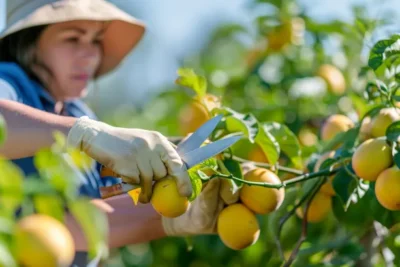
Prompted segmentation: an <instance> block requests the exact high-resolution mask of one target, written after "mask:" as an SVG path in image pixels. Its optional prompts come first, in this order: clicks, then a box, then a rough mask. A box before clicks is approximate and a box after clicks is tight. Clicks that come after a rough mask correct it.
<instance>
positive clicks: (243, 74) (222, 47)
mask: <svg viewBox="0 0 400 267" xmlns="http://www.w3.org/2000/svg"><path fill="white" fill-rule="evenodd" d="M111 2H113V3H115V4H116V5H117V6H119V7H121V8H122V9H123V10H125V11H126V12H128V13H130V14H133V15H135V16H136V17H138V18H140V19H141V20H143V21H145V22H146V23H147V25H148V30H147V34H146V36H145V37H144V39H143V40H142V42H141V43H140V45H139V46H138V47H137V48H136V49H135V50H134V51H133V52H132V53H131V54H130V55H129V56H128V58H127V59H126V61H125V62H124V63H123V64H122V65H121V66H120V67H119V68H118V69H117V70H116V71H115V72H114V73H111V74H110V75H108V76H107V77H104V78H103V79H102V80H99V81H95V82H93V83H92V84H91V86H90V91H89V94H88V95H87V97H86V101H87V103H88V104H89V105H90V106H91V107H92V108H93V110H94V111H95V112H96V114H97V115H98V116H99V118H100V119H101V120H104V121H106V122H108V123H110V124H113V125H117V126H124V127H143V128H146V129H154V130H158V131H160V132H162V133H163V134H166V135H184V134H187V133H188V129H187V127H186V128H185V127H182V125H183V124H185V123H188V124H190V122H188V121H190V118H189V117H190V112H188V109H185V108H186V105H187V103H189V102H190V101H191V100H192V98H193V97H194V95H195V94H194V92H193V91H191V90H189V89H188V88H183V87H181V86H178V85H176V83H175V80H176V79H177V70H178V68H181V67H187V68H192V69H194V70H195V72H196V73H197V74H200V75H203V76H204V77H206V79H207V82H208V88H207V90H208V91H207V92H208V93H210V94H213V95H215V96H217V97H218V98H220V101H221V102H222V104H223V105H225V106H228V107H231V108H232V109H234V110H235V111H237V112H242V113H249V112H250V113H252V114H253V115H255V116H256V117H257V119H259V120H260V121H263V122H264V121H276V122H279V123H284V124H286V125H287V126H288V127H289V128H290V130H292V131H293V132H294V133H295V134H296V136H298V138H299V141H300V143H301V146H302V152H303V154H302V156H303V157H304V158H305V157H307V155H309V154H311V153H312V152H313V151H315V145H316V143H317V141H318V140H319V138H320V137H319V127H320V125H321V122H322V121H323V120H324V119H325V118H326V117H327V116H328V115H329V114H334V113H344V114H347V115H348V116H349V117H351V118H352V119H354V120H356V119H357V118H358V117H359V116H361V115H362V114H363V111H364V110H365V106H364V105H365V103H366V102H367V101H365V99H366V94H370V93H371V92H372V91H371V88H369V87H368V86H369V85H368V84H369V82H370V80H371V77H370V76H369V75H368V73H366V72H363V67H364V66H365V65H366V63H367V59H368V55H369V49H370V48H371V47H372V46H373V45H374V44H375V42H376V41H378V40H380V39H382V38H386V37H389V36H390V35H391V34H394V33H396V32H397V31H398V29H399V26H400V20H399V19H398V18H399V17H400V16H399V15H400V2H399V1H398V0H364V1H363V0H335V1H319V0H286V1H280V0H236V1H228V0H202V1H184V0H168V1H161V0H158V1H157V0H148V1H135V0H114V1H111ZM4 10H5V0H0V29H2V27H3V25H4V20H5V18H4ZM322 66H325V68H323V69H321V67H322ZM338 83H339V84H338ZM188 118H189V119H188ZM194 118H195V117H194ZM185 125H186V124H185ZM238 150H240V151H248V150H246V149H243V150H242V149H238ZM245 156H246V155H244V156H243V157H245ZM252 159H253V160H256V161H263V159H262V158H261V159H260V158H252ZM277 215H278V214H275V212H274V213H272V214H271V215H268V216H262V217H260V218H259V219H260V224H261V226H262V229H261V237H260V240H259V241H258V242H257V243H256V244H255V245H253V246H251V247H250V248H248V249H246V250H243V251H240V252H236V251H233V250H230V249H228V248H227V247H226V246H224V245H223V244H222V243H221V241H220V240H219V238H218V237H217V236H213V237H196V238H195V239H194V242H193V243H190V242H189V241H188V240H185V239H183V238H168V239H163V240H158V241H154V242H151V243H149V244H140V245H135V246H129V247H125V248H121V249H119V250H117V251H114V254H113V258H112V259H111V260H110V261H109V263H108V265H107V266H123V265H125V266H191V267H200V266H222V264H223V266H275V264H276V262H275V263H274V258H275V257H276V255H277V254H276V253H277V252H276V249H275V243H274V240H273V236H272V234H273V233H272V231H273V229H272V228H273V227H272V225H274V224H275V225H276V222H277V218H279V217H277ZM300 224H301V222H300V220H299V219H298V218H296V217H292V219H290V220H289V222H288V223H287V224H286V225H285V228H284V230H283V233H282V244H283V246H284V248H286V249H287V251H285V252H290V247H292V246H293V245H294V242H296V241H297V238H298V236H299V234H300V232H299V231H300V230H299V229H300ZM336 224H337V221H336V220H335V219H334V217H333V216H331V218H330V219H329V220H326V221H324V222H323V223H321V224H315V225H311V226H310V231H309V238H308V240H307V242H306V246H311V245H310V244H313V245H315V247H318V244H325V245H326V244H327V242H329V241H331V239H332V235H330V234H332V233H335V231H337V229H336V228H335V225H336ZM271 229H272V230H271ZM192 241H193V240H192ZM190 244H193V245H194V246H193V249H192V250H189V248H190V247H191V245H190ZM342 245H343V244H342ZM344 245H347V243H346V244H344ZM332 246H333V245H332ZM315 251H317V252H318V249H314V250H313V252H310V251H309V252H308V254H307V252H303V253H302V254H300V257H299V259H298V260H296V265H295V266H316V265H313V263H315V262H321V261H322V258H323V257H324V255H321V254H318V253H317V252H315ZM354 253H355V252H354V251H350V253H349V254H346V251H345V249H344V250H343V251H342V254H341V255H339V256H340V257H342V258H341V260H342V261H340V262H344V263H345V264H346V263H349V262H353V261H354V260H355V259H357V257H358V256H359V254H354ZM277 266H279V265H277ZM319 266H322V265H319ZM331 266H332V265H331ZM334 266H339V265H334ZM340 266H342V265H340ZM343 266H344V265H343ZM346 266H351V265H346Z"/></svg>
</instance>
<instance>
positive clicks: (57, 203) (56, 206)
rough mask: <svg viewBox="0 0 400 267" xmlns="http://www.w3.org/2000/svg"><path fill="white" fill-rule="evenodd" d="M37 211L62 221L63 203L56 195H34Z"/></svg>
mask: <svg viewBox="0 0 400 267" xmlns="http://www.w3.org/2000/svg"><path fill="white" fill-rule="evenodd" d="M33 202H34V206H35V210H36V212H37V213H41V214H46V215H49V216H51V217H53V218H55V219H57V220H59V221H60V222H64V211H65V210H64V203H63V201H62V199H61V198H60V196H58V195H36V196H34V197H33Z"/></svg>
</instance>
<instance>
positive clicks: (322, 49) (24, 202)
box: [0, 0, 400, 266]
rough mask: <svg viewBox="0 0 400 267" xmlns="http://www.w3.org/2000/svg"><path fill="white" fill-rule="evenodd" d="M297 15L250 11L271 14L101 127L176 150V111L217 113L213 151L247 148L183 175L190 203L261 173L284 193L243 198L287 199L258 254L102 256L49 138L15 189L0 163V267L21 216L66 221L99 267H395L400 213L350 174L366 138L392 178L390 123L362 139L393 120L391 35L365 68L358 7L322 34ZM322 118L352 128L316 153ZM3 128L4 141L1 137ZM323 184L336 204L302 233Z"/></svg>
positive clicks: (279, 7) (67, 169)
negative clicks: (386, 118) (144, 133)
mask: <svg viewBox="0 0 400 267" xmlns="http://www.w3.org/2000/svg"><path fill="white" fill-rule="evenodd" d="M296 5H297V4H296V2H295V1H294V0H290V1H275V0H274V1H272V0H270V1H267V0H258V1H254V3H253V6H252V8H255V9H256V8H259V7H263V6H267V7H268V8H269V10H272V11H273V12H271V13H267V14H261V15H259V16H258V17H257V18H256V20H255V21H254V25H253V26H254V27H253V28H252V29H246V28H245V27H242V26H241V25H236V24H235V25H225V26H223V27H221V28H219V29H217V30H216V31H215V32H214V34H213V35H212V38H211V40H210V42H209V43H208V44H207V45H206V46H205V47H204V49H203V50H202V51H200V52H199V53H198V54H196V55H193V56H192V57H190V58H187V59H185V61H184V62H183V64H182V65H183V66H182V68H180V69H178V70H177V77H176V87H174V88H171V89H170V90H168V91H166V92H164V93H161V94H160V95H159V96H157V97H156V98H155V99H153V100H152V101H151V102H150V103H149V104H148V105H147V107H146V108H145V109H144V110H143V111H142V112H140V113H139V114H131V113H129V114H127V113H126V114H123V116H120V117H118V119H116V118H115V117H113V118H106V121H107V122H109V123H111V124H115V125H118V126H124V127H142V128H146V129H153V130H157V131H160V132H161V133H163V134H164V135H167V136H182V137H183V136H185V135H186V134H187V133H183V132H182V131H181V128H180V127H179V125H180V124H181V123H182V122H181V121H180V120H179V117H181V116H189V115H190V114H188V113H187V111H186V109H184V108H185V107H186V106H187V105H190V104H191V103H194V102H196V103H198V102H199V103H200V104H201V105H202V106H203V107H204V109H205V110H206V112H205V113H204V114H203V115H204V116H206V115H207V116H210V117H211V116H215V115H218V114H222V115H223V120H222V121H221V123H220V125H218V127H217V129H216V130H215V132H214V133H213V134H212V136H211V137H210V140H209V141H211V142H212V141H215V140H218V139H221V138H223V137H226V136H228V135H230V134H235V133H242V134H243V138H242V140H241V141H239V142H238V143H236V144H235V145H234V146H233V147H231V148H230V149H228V150H227V151H225V152H224V153H223V154H221V155H218V156H217V157H215V158H213V159H210V160H208V161H206V162H203V163H201V164H199V165H198V166H195V167H194V168H192V169H190V170H189V174H190V177H191V180H192V184H193V189H194V190H193V192H194V193H193V195H192V196H191V197H190V199H189V200H190V201H193V200H194V199H195V198H196V197H197V196H198V195H199V194H200V193H201V189H202V185H203V183H204V182H207V181H208V180H209V179H230V181H231V182H232V185H233V186H234V188H235V190H240V188H241V187H242V186H243V185H244V184H250V182H249V181H247V180H246V179H245V176H244V173H243V170H242V167H241V164H242V163H246V162H253V163H254V164H256V165H257V166H258V167H260V168H268V169H269V170H271V171H272V172H274V173H275V174H276V175H278V177H279V178H280V183H275V184H272V183H258V184H257V183H253V185H254V186H260V187H267V188H268V187H269V188H284V190H285V198H284V201H283V203H280V204H279V207H278V208H277V209H276V210H274V211H271V212H270V213H268V214H258V215H257V219H258V222H259V224H260V229H261V231H260V237H259V239H258V240H257V242H256V243H255V244H253V245H251V246H249V247H248V248H246V249H243V250H239V251H234V250H231V249H229V248H228V247H227V246H225V245H224V244H223V242H221V240H220V238H219V237H218V235H213V236H195V237H192V238H190V239H189V238H186V239H184V238H165V239H161V240H155V241H152V242H149V243H146V244H137V245H131V246H126V247H122V248H119V249H117V250H113V251H112V253H111V254H110V255H109V254H108V252H107V246H106V242H107V238H106V237H107V222H106V218H105V216H104V214H102V213H100V212H99V211H98V210H97V209H95V208H94V207H93V206H92V205H90V202H89V201H88V200H87V199H84V198H82V197H80V196H79V194H78V188H79V183H80V179H81V178H80V175H81V173H80V170H79V169H77V168H76V166H85V164H84V163H82V162H85V160H84V159H79V153H78V154H76V153H73V152H71V153H67V152H66V151H65V150H64V140H63V136H61V135H59V134H57V135H56V139H57V142H56V143H55V144H54V146H53V147H52V148H51V149H44V150H42V151H40V152H39V153H38V154H37V155H36V156H35V164H36V166H37V168H38V169H39V175H37V176H33V177H25V176H24V174H23V173H22V172H21V171H20V170H19V169H18V168H16V166H15V165H14V164H13V163H12V162H10V161H7V160H1V161H0V164H1V168H0V189H1V190H2V192H4V194H2V195H1V197H0V203H1V206H0V207H1V209H0V220H1V221H2V222H3V223H2V224H1V231H0V236H1V237H2V238H1V239H0V241H1V242H0V255H5V256H4V257H3V256H2V257H0V264H4V265H6V264H7V265H9V266H13V264H14V265H15V259H14V258H13V254H12V250H11V249H10V247H11V242H12V241H11V240H12V233H13V228H14V226H15V224H16V222H17V221H18V220H19V218H20V217H18V216H16V213H17V211H18V214H19V216H29V215H30V214H32V213H34V212H39V213H45V214H48V215H49V216H52V217H54V218H57V219H58V220H60V221H62V220H63V219H64V218H65V217H64V216H65V209H66V208H68V209H69V210H70V211H71V213H72V214H73V215H74V216H75V218H76V219H77V220H78V221H79V223H80V224H81V226H82V229H84V231H85V234H86V237H87V238H89V244H90V248H91V250H90V256H91V257H94V256H95V255H99V254H100V255H101V256H102V257H103V258H104V259H106V260H105V262H104V265H105V266H121V265H126V266H170V265H171V266H181V265H182V266H222V265H229V266H259V265H265V266H281V265H284V266H313V265H315V266H321V265H334V266H356V265H358V266H372V265H371V264H373V265H374V266H385V265H390V264H391V263H393V264H397V263H398V262H400V251H399V242H398V241H399V239H398V233H399V229H398V228H399V227H398V225H399V222H400V216H399V212H400V211H399V210H389V209H387V208H385V207H384V206H382V205H381V203H380V202H379V200H378V198H377V194H379V193H378V192H376V190H375V184H376V181H367V180H365V179H363V177H360V175H359V174H358V173H357V171H356V170H355V169H354V168H353V166H354V162H355V159H354V153H355V151H356V150H357V148H358V147H359V146H360V144H362V143H363V142H364V141H365V140H367V139H369V138H382V139H384V140H385V142H386V143H387V145H388V147H390V149H391V152H390V153H391V156H392V159H393V162H391V167H393V166H399V167H400V154H399V153H398V152H399V148H400V147H399V146H400V142H399V135H400V127H399V125H400V123H399V120H397V119H396V120H394V121H390V123H389V124H388V125H387V128H386V131H385V134H384V135H383V136H372V135H371V131H370V130H369V129H370V128H369V127H370V125H371V123H372V124H373V123H374V121H375V119H376V118H377V117H378V116H380V114H381V113H380V112H381V110H382V109H384V108H389V107H391V108H396V107H400V106H399V104H398V103H397V102H399V101H400V95H399V93H398V88H399V84H400V83H399V77H400V75H399V74H398V69H399V68H398V65H399V63H400V60H399V55H400V48H399V46H398V44H399V39H400V35H392V36H389V37H387V38H385V39H382V40H378V41H376V42H375V43H374V45H373V46H372V47H371V48H370V49H369V54H368V58H367V59H365V58H363V56H362V54H361V53H360V51H363V49H364V47H365V46H366V43H367V42H368V41H369V40H368V36H369V35H370V34H371V33H372V32H373V31H374V30H375V29H376V28H377V27H378V26H381V25H382V24H383V23H385V21H383V20H382V21H380V20H371V19H368V18H366V17H364V15H363V14H364V13H365V12H364V10H363V8H361V7H355V8H354V10H353V11H354V15H355V19H354V21H352V22H349V23H345V22H341V21H332V22H329V23H319V22H317V21H314V20H313V19H312V18H310V17H309V16H307V15H306V14H305V13H303V12H300V11H301V9H300V8H294V7H296ZM244 40H247V41H248V40H250V41H251V43H252V45H249V44H248V43H249V42H245V41H244ZM332 40H333V41H334V42H336V44H337V45H336V46H335V47H334V49H333V48H332V47H329V46H326V43H327V42H330V41H332ZM322 66H330V68H328V69H334V73H326V72H325V73H322V69H325V70H326V68H321V67H322ZM338 73H339V74H338ZM342 76H343V77H342ZM343 88H344V90H342V89H343ZM207 95H215V96H217V97H218V98H219V99H220V101H221V105H219V106H213V107H210V106H209V105H208V104H207V102H206V101H205V100H204V99H205V97H206V96H207ZM183 110H185V112H183ZM178 114H180V115H179V116H178ZM332 114H343V115H345V116H347V117H349V118H350V119H351V120H352V121H353V122H354V127H352V128H351V129H349V130H346V131H342V132H339V133H338V134H336V136H335V137H334V138H333V139H331V140H322V138H321V135H320V130H321V128H322V127H323V125H324V124H325V122H326V118H327V117H329V116H330V115H332ZM0 122H1V123H0V140H2V141H4V139H5V138H6V136H7V132H6V125H5V124H4V121H3V120H0ZM195 123H199V122H198V121H195ZM257 149H258V150H257ZM256 150H257V151H258V152H257V156H254V155H255V154H254V151H256ZM329 151H334V155H333V156H332V157H330V158H328V159H325V160H323V162H320V165H319V169H316V168H315V166H316V163H317V161H318V160H321V158H322V157H323V155H324V154H325V153H326V152H329ZM71 155H75V156H77V157H78V160H76V159H74V158H73V157H71ZM371 157H373V155H371ZM372 161H379V159H378V158H377V159H373V160H372ZM372 161H371V162H369V163H370V164H367V165H366V166H368V167H369V166H370V165H372V163H374V162H372ZM79 162H81V164H76V163H79ZM5 178H7V179H5ZM399 178H400V177H399ZM330 179H331V180H330ZM329 181H331V182H329ZM329 183H331V187H332V190H333V192H334V193H333V194H332V195H329V200H330V202H329V203H330V205H329V206H328V208H329V211H328V212H327V216H325V217H324V218H323V220H322V221H319V222H313V223H311V222H308V221H307V216H304V215H305V213H310V214H311V213H315V212H321V210H320V209H322V208H321V207H322V206H319V208H317V209H315V208H314V207H315V206H317V207H318V205H314V204H312V203H313V202H312V200H313V199H314V197H315V196H316V195H317V194H319V193H321V192H322V190H323V188H324V187H325V186H326V185H328V184H329ZM388 191H390V190H389V189H388ZM324 194H325V193H324ZM393 195H395V194H393ZM394 198H395V197H394ZM32 199H33V200H34V201H31V200H32ZM398 201H400V199H399V200H398ZM317 204H320V203H317ZM300 208H301V209H302V212H303V213H304V214H303V215H302V216H300V213H299V211H300ZM373 241H374V242H373ZM210 251H212V253H210ZM388 255H389V256H388ZM367 263H368V265H365V264H367Z"/></svg>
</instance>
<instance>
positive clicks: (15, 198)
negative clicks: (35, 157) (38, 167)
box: [0, 159, 24, 213]
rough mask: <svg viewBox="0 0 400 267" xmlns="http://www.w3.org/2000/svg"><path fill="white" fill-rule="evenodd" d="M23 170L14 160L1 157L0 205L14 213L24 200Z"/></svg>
mask: <svg viewBox="0 0 400 267" xmlns="http://www.w3.org/2000/svg"><path fill="white" fill-rule="evenodd" d="M23 181H24V174H23V172H22V170H21V169H20V168H19V167H18V166H17V165H15V164H14V163H13V162H11V161H8V160H6V159H0V191H1V194H0V207H2V208H3V209H4V210H6V211H7V212H10V213H13V212H14V211H15V209H16V208H18V206H20V205H21V203H22V200H23Z"/></svg>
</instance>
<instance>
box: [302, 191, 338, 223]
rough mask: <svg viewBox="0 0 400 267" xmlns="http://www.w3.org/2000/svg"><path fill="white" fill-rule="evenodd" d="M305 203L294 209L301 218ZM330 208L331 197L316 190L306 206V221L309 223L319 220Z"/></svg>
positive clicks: (324, 216)
mask: <svg viewBox="0 0 400 267" xmlns="http://www.w3.org/2000/svg"><path fill="white" fill-rule="evenodd" d="M304 208H305V204H303V205H302V206H300V207H299V208H297V209H296V214H297V216H299V217H300V218H301V219H303V216H304V213H303V209H304ZM331 210H332V198H331V197H330V196H328V195H326V194H324V193H322V192H317V193H316V194H315V196H314V198H313V200H312V201H311V203H310V206H309V207H308V212H307V221H308V222H310V223H317V222H321V221H322V220H323V219H325V218H326V217H327V216H328V214H329V212H330V211H331Z"/></svg>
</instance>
